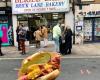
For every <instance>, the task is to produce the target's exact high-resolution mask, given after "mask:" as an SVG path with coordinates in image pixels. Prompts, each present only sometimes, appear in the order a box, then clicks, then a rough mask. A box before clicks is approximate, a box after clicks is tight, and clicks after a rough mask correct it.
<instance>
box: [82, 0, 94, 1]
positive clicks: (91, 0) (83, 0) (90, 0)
mask: <svg viewBox="0 0 100 80" xmlns="http://www.w3.org/2000/svg"><path fill="white" fill-rule="evenodd" d="M81 1H94V0H81Z"/></svg>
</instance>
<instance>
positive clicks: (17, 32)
mask: <svg viewBox="0 0 100 80" xmlns="http://www.w3.org/2000/svg"><path fill="white" fill-rule="evenodd" d="M19 31H20V26H18V27H17V29H16V34H17V37H16V38H17V42H18V50H19V51H20V50H21V48H20V41H19Z"/></svg>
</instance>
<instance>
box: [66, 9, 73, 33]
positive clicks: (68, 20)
mask: <svg viewBox="0 0 100 80" xmlns="http://www.w3.org/2000/svg"><path fill="white" fill-rule="evenodd" d="M65 26H70V28H71V30H72V31H74V15H73V12H72V11H71V10H70V11H69V12H67V13H65Z"/></svg>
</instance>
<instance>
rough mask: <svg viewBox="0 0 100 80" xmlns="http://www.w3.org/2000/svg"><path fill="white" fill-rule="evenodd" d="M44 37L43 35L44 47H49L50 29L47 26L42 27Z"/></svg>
mask: <svg viewBox="0 0 100 80" xmlns="http://www.w3.org/2000/svg"><path fill="white" fill-rule="evenodd" d="M42 35H43V41H44V47H47V44H48V29H47V27H46V26H45V25H43V26H42Z"/></svg>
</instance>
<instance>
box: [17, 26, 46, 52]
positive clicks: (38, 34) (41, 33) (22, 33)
mask: <svg viewBox="0 0 100 80" xmlns="http://www.w3.org/2000/svg"><path fill="white" fill-rule="evenodd" d="M16 33H17V42H18V50H19V51H20V50H21V51H22V52H21V54H26V49H25V41H26V40H27V31H26V30H25V29H24V26H23V25H22V24H21V25H19V26H18V27H17V29H16ZM33 36H34V37H35V44H36V48H40V41H41V40H42V39H43V41H44V47H47V43H48V29H47V27H46V26H45V25H42V26H37V28H36V31H34V33H33Z"/></svg>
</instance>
